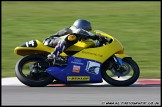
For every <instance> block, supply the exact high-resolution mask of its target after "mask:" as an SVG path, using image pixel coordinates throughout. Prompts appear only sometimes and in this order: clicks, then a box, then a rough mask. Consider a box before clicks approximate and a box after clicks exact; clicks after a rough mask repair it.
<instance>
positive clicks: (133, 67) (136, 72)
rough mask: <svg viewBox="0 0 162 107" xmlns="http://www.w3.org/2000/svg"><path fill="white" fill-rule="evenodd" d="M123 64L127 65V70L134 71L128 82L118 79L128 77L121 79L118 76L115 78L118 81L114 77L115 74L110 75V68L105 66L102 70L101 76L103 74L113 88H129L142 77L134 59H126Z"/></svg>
mask: <svg viewBox="0 0 162 107" xmlns="http://www.w3.org/2000/svg"><path fill="white" fill-rule="evenodd" d="M123 62H124V63H125V66H127V67H126V68H127V69H129V70H131V71H132V73H131V76H129V78H127V79H126V80H119V79H118V78H122V77H128V76H121V77H117V76H116V77H115V78H117V79H115V78H114V77H113V76H114V74H113V73H111V75H109V74H108V73H110V71H109V70H108V66H107V65H106V64H104V65H103V66H102V68H101V74H102V77H103V79H104V80H105V81H106V82H107V83H109V84H111V85H113V86H129V85H132V84H133V83H134V82H136V80H137V79H138V78H139V75H140V70H139V67H138V65H137V63H136V62H135V61H134V60H133V59H132V58H128V57H126V58H124V59H123ZM129 74H130V72H129ZM129 74H127V75H129ZM112 75H113V76H112Z"/></svg>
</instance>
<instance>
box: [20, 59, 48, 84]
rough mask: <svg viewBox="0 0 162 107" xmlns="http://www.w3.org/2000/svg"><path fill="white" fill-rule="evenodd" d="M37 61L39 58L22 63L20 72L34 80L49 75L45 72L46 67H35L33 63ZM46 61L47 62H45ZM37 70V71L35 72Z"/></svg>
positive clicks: (39, 79) (43, 78) (42, 78)
mask: <svg viewBox="0 0 162 107" xmlns="http://www.w3.org/2000/svg"><path fill="white" fill-rule="evenodd" d="M39 62H40V61H39ZM36 63H37V60H30V61H27V62H25V63H23V64H22V66H21V68H20V72H21V74H22V76H24V77H25V78H27V79H30V80H34V81H43V80H45V79H46V78H48V77H49V74H48V73H46V72H45V69H42V70H41V69H39V68H38V69H37V68H34V67H33V65H34V64H36ZM44 63H45V62H44ZM34 70H36V71H35V72H33V71H34Z"/></svg>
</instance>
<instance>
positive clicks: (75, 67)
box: [73, 65, 80, 73]
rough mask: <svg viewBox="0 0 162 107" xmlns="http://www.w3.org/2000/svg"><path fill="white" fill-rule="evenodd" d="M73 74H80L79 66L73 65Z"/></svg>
mask: <svg viewBox="0 0 162 107" xmlns="http://www.w3.org/2000/svg"><path fill="white" fill-rule="evenodd" d="M73 72H76V73H79V72H80V66H77V65H74V66H73Z"/></svg>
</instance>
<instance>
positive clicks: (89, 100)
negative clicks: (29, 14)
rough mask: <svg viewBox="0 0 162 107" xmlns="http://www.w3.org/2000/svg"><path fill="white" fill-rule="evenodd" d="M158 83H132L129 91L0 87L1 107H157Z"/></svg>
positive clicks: (89, 87) (77, 86)
mask: <svg viewBox="0 0 162 107" xmlns="http://www.w3.org/2000/svg"><path fill="white" fill-rule="evenodd" d="M160 88H161V85H160V84H159V83H157V84H156V83H154V84H153V83H150V84H149V83H146V84H144V83H143V84H139V83H135V84H133V85H131V86H129V87H113V86H111V85H109V84H105V83H102V84H93V85H92V84H71V85H63V84H55V85H53V84H51V85H48V86H46V87H28V86H25V85H23V84H20V83H17V85H16V84H14V83H12V84H4V83H2V88H1V89H2V91H1V93H2V96H1V102H2V104H1V105H2V106H7V105H8V106H143V105H144V106H160V105H161V89H160Z"/></svg>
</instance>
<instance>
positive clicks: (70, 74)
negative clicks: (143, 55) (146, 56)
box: [14, 30, 140, 87]
mask: <svg viewBox="0 0 162 107" xmlns="http://www.w3.org/2000/svg"><path fill="white" fill-rule="evenodd" d="M95 33H96V35H101V36H102V37H104V38H105V40H106V41H102V45H101V46H100V47H94V42H93V41H91V40H88V41H78V42H77V43H76V44H74V45H73V46H70V47H69V48H68V49H66V51H65V52H62V53H61V54H60V58H61V59H62V60H63V61H64V62H65V64H62V63H60V62H59V61H57V60H56V61H55V63H54V64H51V63H50V62H49V61H48V60H47V55H48V54H50V53H51V52H52V51H53V50H54V47H51V46H48V45H44V44H43V42H41V41H39V40H31V41H29V42H25V43H23V44H22V45H20V46H18V47H16V48H15V49H14V53H15V54H17V55H21V56H23V57H22V58H21V59H20V60H19V61H18V62H17V63H16V66H15V73H16V76H17V78H18V79H19V80H20V81H21V82H22V83H23V84H25V85H27V86H30V87H43V86H47V85H48V84H51V83H53V81H55V80H57V81H60V82H62V83H64V84H72V83H101V82H103V80H105V81H106V82H107V83H109V84H110V85H112V86H129V85H132V84H133V83H135V82H136V80H137V79H138V78H139V75H140V69H139V67H138V65H137V63H136V62H135V61H134V60H133V59H132V58H131V57H130V56H128V55H126V54H124V48H123V46H122V44H121V43H120V42H119V41H118V40H117V39H116V38H114V37H113V36H110V35H108V34H106V33H104V32H102V31H99V30H96V31H95Z"/></svg>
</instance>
